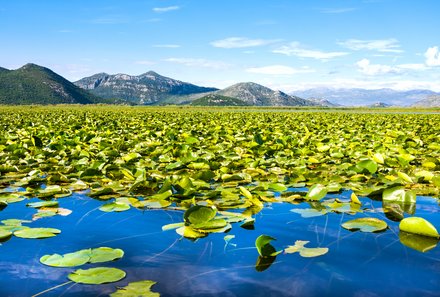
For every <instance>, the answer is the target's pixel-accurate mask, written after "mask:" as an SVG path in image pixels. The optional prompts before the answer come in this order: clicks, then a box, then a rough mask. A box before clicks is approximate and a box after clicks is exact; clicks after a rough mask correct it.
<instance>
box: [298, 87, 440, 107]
mask: <svg viewBox="0 0 440 297" xmlns="http://www.w3.org/2000/svg"><path fill="white" fill-rule="evenodd" d="M294 93H295V94H296V95H297V96H300V97H303V98H323V99H326V100H329V101H330V102H332V103H335V104H340V105H344V106H368V105H371V104H372V103H374V102H383V103H385V104H387V105H391V106H410V105H411V104H414V103H415V102H417V101H420V100H424V99H426V98H427V97H428V96H430V95H440V94H439V93H436V92H434V91H431V90H409V91H398V90H393V89H374V90H369V89H360V88H339V89H336V88H312V89H308V90H302V91H295V92H294Z"/></svg>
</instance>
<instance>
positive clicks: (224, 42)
mask: <svg viewBox="0 0 440 297" xmlns="http://www.w3.org/2000/svg"><path fill="white" fill-rule="evenodd" d="M275 41H276V40H266V39H250V38H246V37H229V38H225V39H220V40H215V41H213V42H211V43H210V44H211V45H212V46H213V47H220V48H245V47H256V46H262V45H267V44H271V43H274V42H275Z"/></svg>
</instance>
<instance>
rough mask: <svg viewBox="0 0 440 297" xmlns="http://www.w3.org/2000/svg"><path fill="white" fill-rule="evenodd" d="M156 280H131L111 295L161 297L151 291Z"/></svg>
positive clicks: (113, 296)
mask: <svg viewBox="0 0 440 297" xmlns="http://www.w3.org/2000/svg"><path fill="white" fill-rule="evenodd" d="M154 284H156V282H154V281H151V280H143V281H137V282H131V283H129V284H128V285H127V286H125V287H122V288H118V290H117V291H116V292H114V293H111V294H110V296H111V297H159V296H160V294H159V293H156V292H152V291H151V287H152V286H153V285H154Z"/></svg>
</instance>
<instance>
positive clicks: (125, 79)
mask: <svg viewBox="0 0 440 297" xmlns="http://www.w3.org/2000/svg"><path fill="white" fill-rule="evenodd" d="M75 84H76V85H77V86H79V87H81V88H83V89H86V90H89V91H90V92H92V93H93V94H95V95H98V96H101V97H103V98H122V99H125V100H128V101H130V102H133V103H137V104H156V103H161V101H163V100H165V99H167V98H168V97H172V96H184V95H190V94H194V93H205V92H211V91H216V90H218V89H216V88H205V87H199V86H196V85H193V84H190V83H185V82H182V81H179V80H175V79H172V78H168V77H165V76H162V75H159V74H157V73H156V72H153V71H149V72H147V73H144V74H141V75H138V76H134V75H127V74H115V75H110V74H107V73H98V74H95V75H92V76H90V77H86V78H83V79H81V80H79V81H77V82H75Z"/></svg>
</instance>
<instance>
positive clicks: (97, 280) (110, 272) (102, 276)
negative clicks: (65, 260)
mask: <svg viewBox="0 0 440 297" xmlns="http://www.w3.org/2000/svg"><path fill="white" fill-rule="evenodd" d="M125 275H126V274H125V272H124V271H123V270H121V269H117V268H109V267H97V268H90V269H78V270H75V271H74V272H72V273H70V274H69V275H68V278H69V279H70V280H71V281H73V282H75V283H80V284H89V285H98V284H105V283H113V282H117V281H119V280H121V279H123V278H124V277H125Z"/></svg>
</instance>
